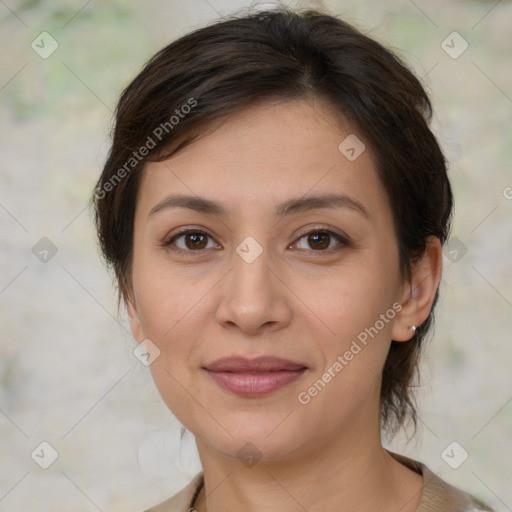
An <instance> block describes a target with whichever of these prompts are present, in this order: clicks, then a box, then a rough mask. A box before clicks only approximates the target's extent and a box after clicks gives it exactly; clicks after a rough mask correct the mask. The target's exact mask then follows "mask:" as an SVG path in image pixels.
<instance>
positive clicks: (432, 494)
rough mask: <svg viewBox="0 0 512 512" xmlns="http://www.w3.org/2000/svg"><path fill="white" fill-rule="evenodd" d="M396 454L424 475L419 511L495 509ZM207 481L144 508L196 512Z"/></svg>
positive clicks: (195, 481) (195, 482) (151, 511)
mask: <svg viewBox="0 0 512 512" xmlns="http://www.w3.org/2000/svg"><path fill="white" fill-rule="evenodd" d="M386 451H387V452H388V453H389V454H390V455H391V456H392V457H393V458H395V459H396V460H398V462H401V463H402V464H404V465H405V466H407V467H408V468H410V469H412V470H413V471H416V473H419V474H420V475H422V476H423V491H422V493H421V498H420V502H419V505H418V508H417V510H416V512H478V511H479V510H485V511H491V512H494V510H493V509H492V508H490V507H489V506H487V505H485V504H484V503H482V502H481V501H479V500H477V499H476V498H474V497H473V496H471V495H470V494H467V493H465V492H463V491H461V490H460V489H457V488H455V487H453V486H451V485H450V484H448V483H447V482H445V481H443V480H441V479H440V478H438V477H437V476H436V475H435V474H434V473H432V471H430V469H428V467H427V466H425V465H424V464H422V463H421V462H417V461H415V460H413V459H410V458H408V457H405V456H404V455H399V454H397V453H393V452H390V451H389V450H386ZM203 485H204V478H203V472H202V471H201V472H200V473H198V474H197V475H196V476H195V477H194V478H193V479H192V481H191V482H190V483H189V484H188V485H187V486H186V487H184V488H183V489H182V490H181V491H180V492H178V493H177V494H175V495H174V496H173V497H172V498H169V499H168V500H166V501H164V502H163V503H160V504H159V505H156V506H155V507H152V508H150V509H147V510H146V511H144V512H193V511H194V508H193V507H192V504H193V503H194V499H195V497H196V496H197V494H198V493H199V491H200V490H201V487H202V486H203Z"/></svg>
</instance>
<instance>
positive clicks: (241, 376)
mask: <svg viewBox="0 0 512 512" xmlns="http://www.w3.org/2000/svg"><path fill="white" fill-rule="evenodd" d="M206 371H207V372H208V374H209V375H210V377H211V378H212V379H213V380H215V382H217V384H219V385H220V386H221V387H223V388H224V389H227V390H228V391H231V392H232V393H235V394H236V395H244V396H261V395H266V394H268V393H272V392H273V391H276V390H277V389H279V388H282V387H283V386H286V385H287V384H290V383H291V382H293V381H295V380H297V379H298V378H299V377H300V376H301V375H302V374H303V373H304V372H305V371H306V368H302V369H301V370H294V371H290V370H286V371H285V370H282V371H277V372H258V373H256V372H255V373H231V372H212V371H210V370H206Z"/></svg>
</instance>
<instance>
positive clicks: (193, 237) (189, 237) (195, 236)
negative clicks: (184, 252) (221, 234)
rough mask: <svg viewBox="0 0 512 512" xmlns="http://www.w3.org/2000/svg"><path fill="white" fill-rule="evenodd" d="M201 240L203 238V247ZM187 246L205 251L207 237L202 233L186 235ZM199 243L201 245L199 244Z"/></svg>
mask: <svg viewBox="0 0 512 512" xmlns="http://www.w3.org/2000/svg"><path fill="white" fill-rule="evenodd" d="M200 238H203V240H202V242H203V245H201V241H200V240H199V239H200ZM185 240H186V245H187V247H188V248H189V249H194V248H195V249H198V248H199V249H203V248H204V241H205V240H206V237H205V236H204V235H203V234H201V233H188V234H187V235H185ZM191 240H192V245H190V244H189V241H191ZM198 241H199V244H198V243H197V242H198Z"/></svg>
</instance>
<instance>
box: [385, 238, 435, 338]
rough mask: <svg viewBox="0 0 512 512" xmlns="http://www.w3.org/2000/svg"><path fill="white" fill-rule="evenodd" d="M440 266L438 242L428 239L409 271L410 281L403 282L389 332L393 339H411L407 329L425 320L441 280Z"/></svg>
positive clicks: (412, 334)
mask: <svg viewBox="0 0 512 512" xmlns="http://www.w3.org/2000/svg"><path fill="white" fill-rule="evenodd" d="M442 267H443V253H442V246H441V241H440V240H439V238H437V237H435V236H430V237H429V238H428V239H427V248H426V250H425V253H424V254H423V256H422V257H421V258H420V260H419V261H417V262H416V263H415V264H414V266H413V268H412V276H411V280H410V282H406V283H404V287H403V291H402V296H401V300H400V304H401V306H402V309H401V310H400V312H399V313H398V315H397V316H396V321H395V323H394V325H393V329H392V331H391V333H392V339H393V340H395V341H408V340H410V339H411V338H412V337H413V336H414V331H413V330H411V326H413V325H414V326H418V325H421V324H422V323H423V322H424V321H425V320H426V319H427V317H428V315H429V313H430V310H431V309H432V304H433V302H434V299H435V296H436V292H437V288H438V286H439V282H440V281H441V274H442Z"/></svg>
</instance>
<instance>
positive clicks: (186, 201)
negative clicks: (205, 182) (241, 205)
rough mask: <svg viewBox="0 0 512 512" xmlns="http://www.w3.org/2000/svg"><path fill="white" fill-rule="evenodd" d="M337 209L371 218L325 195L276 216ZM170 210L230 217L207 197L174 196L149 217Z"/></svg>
mask: <svg viewBox="0 0 512 512" xmlns="http://www.w3.org/2000/svg"><path fill="white" fill-rule="evenodd" d="M337 207H342V208H350V209H351V210H354V211H356V212H359V213H361V214H362V215H364V216H365V217H366V218H369V215H368V212H367V210H366V208H365V207H364V206H363V205H362V204H361V203H360V202H359V201H357V200H356V199H353V198H351V197H350V196H347V195H345V194H324V195H316V196H308V197H299V198H294V199H289V200H288V201H285V202H284V203H281V204H279V205H277V207H276V208H275V215H276V217H278V218H283V217H285V216H287V215H291V214H293V213H298V212H305V211H309V210H316V209H321V208H337ZM168 208H188V209H189V210H193V211H195V212H199V213H206V214H209V215H218V216H223V217H227V216H228V215H229V211H228V209H227V208H226V206H225V204H223V203H221V202H218V201H213V200H211V199H207V198H205V197H199V196H189V195H181V194H173V195H170V196H167V197H166V198H164V199H163V200H162V201H160V202H158V203H157V204H156V205H155V206H153V208H151V210H150V212H149V214H148V217H150V216H151V215H153V214H155V213H157V212H159V211H162V210H165V209H168Z"/></svg>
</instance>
